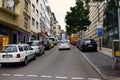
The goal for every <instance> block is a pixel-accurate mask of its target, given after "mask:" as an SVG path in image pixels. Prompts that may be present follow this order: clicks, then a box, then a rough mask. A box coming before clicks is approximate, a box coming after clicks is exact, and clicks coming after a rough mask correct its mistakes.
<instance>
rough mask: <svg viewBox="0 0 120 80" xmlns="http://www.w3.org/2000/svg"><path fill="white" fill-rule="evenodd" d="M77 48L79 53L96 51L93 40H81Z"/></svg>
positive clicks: (95, 44)
mask: <svg viewBox="0 0 120 80" xmlns="http://www.w3.org/2000/svg"><path fill="white" fill-rule="evenodd" d="M78 48H79V49H80V50H81V51H97V43H96V41H95V40H94V39H82V40H80V42H79V47H78Z"/></svg>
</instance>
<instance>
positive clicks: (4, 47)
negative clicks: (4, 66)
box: [0, 46, 17, 53]
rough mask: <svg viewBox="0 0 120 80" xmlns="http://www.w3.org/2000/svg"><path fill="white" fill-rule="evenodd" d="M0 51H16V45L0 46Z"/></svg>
mask: <svg viewBox="0 0 120 80" xmlns="http://www.w3.org/2000/svg"><path fill="white" fill-rule="evenodd" d="M0 52H1V53H2V52H17V47H16V46H2V47H1V48H0Z"/></svg>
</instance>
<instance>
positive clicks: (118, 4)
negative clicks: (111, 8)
mask: <svg viewBox="0 0 120 80" xmlns="http://www.w3.org/2000/svg"><path fill="white" fill-rule="evenodd" d="M117 6H118V28H119V50H120V0H117Z"/></svg>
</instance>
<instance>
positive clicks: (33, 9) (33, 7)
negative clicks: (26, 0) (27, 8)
mask: <svg viewBox="0 0 120 80" xmlns="http://www.w3.org/2000/svg"><path fill="white" fill-rule="evenodd" d="M32 11H33V12H34V13H35V6H34V5H33V4H32Z"/></svg>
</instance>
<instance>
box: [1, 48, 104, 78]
mask: <svg viewBox="0 0 120 80" xmlns="http://www.w3.org/2000/svg"><path fill="white" fill-rule="evenodd" d="M0 80H103V79H102V77H101V76H100V75H99V74H98V73H97V72H96V71H95V70H94V68H92V67H91V65H90V64H89V63H88V62H87V61H86V60H85V59H84V58H83V57H82V56H81V54H80V52H79V50H78V49H76V48H75V47H74V46H71V50H60V51H59V50H58V46H55V47H54V48H52V49H51V50H49V51H46V52H45V54H44V55H42V56H40V57H37V59H36V60H33V61H31V62H29V64H28V65H27V66H21V65H19V64H16V65H8V66H7V67H1V66H0Z"/></svg>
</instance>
